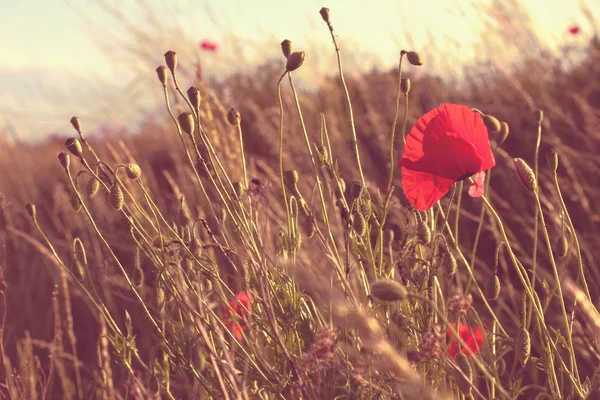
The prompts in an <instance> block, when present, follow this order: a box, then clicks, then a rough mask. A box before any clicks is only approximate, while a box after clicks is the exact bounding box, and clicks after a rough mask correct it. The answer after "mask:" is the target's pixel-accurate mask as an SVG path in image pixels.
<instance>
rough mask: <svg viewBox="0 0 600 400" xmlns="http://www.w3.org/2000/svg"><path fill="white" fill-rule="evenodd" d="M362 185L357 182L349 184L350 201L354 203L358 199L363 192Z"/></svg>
mask: <svg viewBox="0 0 600 400" xmlns="http://www.w3.org/2000/svg"><path fill="white" fill-rule="evenodd" d="M363 188H364V186H363V184H362V183H360V182H359V181H354V182H352V183H351V184H350V201H351V202H352V201H354V200H356V199H358V198H359V197H360V195H361V194H362V191H363Z"/></svg>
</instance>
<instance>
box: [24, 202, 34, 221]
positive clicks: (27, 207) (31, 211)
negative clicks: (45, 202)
mask: <svg viewBox="0 0 600 400" xmlns="http://www.w3.org/2000/svg"><path fill="white" fill-rule="evenodd" d="M25 210H26V211H27V214H29V216H30V217H31V219H33V220H34V221H35V217H36V210H35V204H32V203H27V204H26V205H25Z"/></svg>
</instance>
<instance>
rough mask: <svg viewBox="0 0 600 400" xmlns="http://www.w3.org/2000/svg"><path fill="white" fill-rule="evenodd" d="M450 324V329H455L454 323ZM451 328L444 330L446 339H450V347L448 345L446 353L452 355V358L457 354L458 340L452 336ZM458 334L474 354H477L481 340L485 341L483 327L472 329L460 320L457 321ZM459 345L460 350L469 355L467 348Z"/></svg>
mask: <svg viewBox="0 0 600 400" xmlns="http://www.w3.org/2000/svg"><path fill="white" fill-rule="evenodd" d="M451 326H452V329H455V328H456V323H452V324H451ZM452 329H450V328H448V330H447V331H446V337H447V338H448V340H450V347H448V354H449V355H450V357H452V359H456V356H457V355H458V349H459V342H458V341H457V340H456V339H455V338H454V335H453V334H452ZM458 336H460V338H461V339H462V340H463V341H464V342H465V344H466V345H467V347H468V348H469V349H470V350H471V351H472V352H473V353H474V354H479V351H480V350H481V346H482V345H483V342H484V341H485V337H484V332H483V329H481V327H477V328H476V329H474V330H473V329H471V328H470V327H469V326H468V325H465V324H463V323H462V322H459V323H458ZM460 347H461V349H460V351H461V352H462V353H464V354H466V355H467V356H468V355H469V352H468V350H467V349H466V348H465V347H463V346H460Z"/></svg>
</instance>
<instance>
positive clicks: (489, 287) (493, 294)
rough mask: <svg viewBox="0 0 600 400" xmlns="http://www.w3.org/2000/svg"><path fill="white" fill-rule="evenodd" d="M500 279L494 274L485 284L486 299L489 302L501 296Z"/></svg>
mask: <svg viewBox="0 0 600 400" xmlns="http://www.w3.org/2000/svg"><path fill="white" fill-rule="evenodd" d="M500 287H501V285H500V278H499V277H498V275H496V274H494V275H492V276H491V277H490V279H488V281H487V282H486V283H485V297H487V299H488V300H496V299H497V298H498V296H499V295H500Z"/></svg>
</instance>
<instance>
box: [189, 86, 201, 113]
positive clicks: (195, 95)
mask: <svg viewBox="0 0 600 400" xmlns="http://www.w3.org/2000/svg"><path fill="white" fill-rule="evenodd" d="M187 95H188V98H189V99H190V103H192V107H194V110H196V111H198V109H200V89H198V88H197V87H196V86H190V88H189V89H188V90H187Z"/></svg>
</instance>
